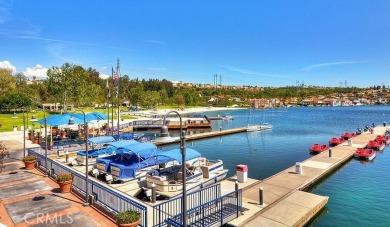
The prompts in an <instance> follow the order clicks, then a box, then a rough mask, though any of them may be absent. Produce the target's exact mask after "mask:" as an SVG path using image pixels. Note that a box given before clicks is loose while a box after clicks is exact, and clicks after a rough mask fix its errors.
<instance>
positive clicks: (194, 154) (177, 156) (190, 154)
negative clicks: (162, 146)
mask: <svg viewBox="0 0 390 227" xmlns="http://www.w3.org/2000/svg"><path fill="white" fill-rule="evenodd" d="M157 155H159V156H165V157H168V158H170V159H173V160H176V161H178V162H179V163H181V161H182V153H181V150H180V149H179V148H177V149H173V150H169V151H159V152H157ZM200 156H201V154H200V153H199V152H198V151H196V150H194V149H186V161H188V160H191V159H194V158H199V157H200Z"/></svg>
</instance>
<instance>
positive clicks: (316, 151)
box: [309, 143, 329, 154]
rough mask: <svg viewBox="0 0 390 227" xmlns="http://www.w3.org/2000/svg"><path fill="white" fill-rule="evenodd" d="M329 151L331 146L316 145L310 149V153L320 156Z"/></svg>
mask: <svg viewBox="0 0 390 227" xmlns="http://www.w3.org/2000/svg"><path fill="white" fill-rule="evenodd" d="M328 149H329V146H328V145H326V144H318V143H316V144H314V145H313V146H311V147H310V149H309V150H310V152H311V153H313V154H319V153H321V152H323V151H326V150H328Z"/></svg>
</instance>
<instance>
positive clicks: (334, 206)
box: [163, 106, 390, 226]
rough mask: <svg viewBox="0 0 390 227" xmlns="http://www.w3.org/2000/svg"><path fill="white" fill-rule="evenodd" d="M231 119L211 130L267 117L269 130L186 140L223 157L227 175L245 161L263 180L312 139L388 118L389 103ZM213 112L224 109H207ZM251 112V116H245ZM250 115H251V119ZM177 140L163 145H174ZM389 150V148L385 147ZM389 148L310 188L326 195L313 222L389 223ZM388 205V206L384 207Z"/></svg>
mask: <svg viewBox="0 0 390 227" xmlns="http://www.w3.org/2000/svg"><path fill="white" fill-rule="evenodd" d="M229 113H230V114H231V115H233V116H234V120H230V121H221V120H219V121H213V130H219V129H220V127H221V128H222V129H227V128H236V127H243V126H246V125H247V124H248V122H253V123H254V124H256V122H257V123H260V122H261V121H266V122H268V123H269V124H271V125H272V126H273V129H272V130H268V131H260V132H251V133H246V132H244V133H237V134H232V135H227V136H223V137H214V138H210V139H205V140H198V141H188V142H187V143H186V147H188V148H193V149H195V150H197V151H199V152H200V153H202V155H203V156H205V157H207V158H208V159H222V160H223V161H224V166H225V168H228V169H229V173H228V176H232V175H234V174H235V166H236V165H237V164H246V165H248V169H249V172H248V177H250V178H256V179H265V178H267V177H270V176H271V175H273V174H275V173H278V172H280V171H281V170H284V169H286V168H288V167H290V166H293V165H295V163H296V162H298V161H303V160H305V159H307V158H309V157H310V153H309V147H310V146H311V145H312V144H314V143H321V144H327V143H328V141H329V139H330V138H331V137H340V136H341V135H342V134H343V133H344V132H346V131H349V132H354V131H356V130H357V127H359V126H360V127H361V128H364V126H366V125H372V123H375V124H376V125H381V124H383V122H384V121H386V122H390V106H362V107H297V108H287V109H267V110H252V111H251V112H250V111H249V110H231V111H230V112H229ZM206 114H207V115H208V116H217V115H218V114H222V112H207V113H206ZM249 116H250V117H249ZM248 118H249V119H250V120H249V119H248ZM178 146H179V145H178V144H175V145H170V146H166V147H164V148H163V149H164V150H168V149H171V148H178ZM386 150H387V151H386ZM389 151H390V149H389V148H388V147H387V148H386V149H385V151H383V152H382V153H380V154H378V155H377V157H376V159H374V161H373V162H370V163H361V162H359V161H356V160H351V161H350V162H348V163H347V164H346V165H345V166H344V167H343V168H341V169H340V170H339V171H337V172H336V173H335V174H334V175H332V176H331V177H330V178H328V179H327V180H325V181H324V182H322V183H321V184H319V185H318V186H317V187H316V188H315V189H313V193H316V194H319V195H324V196H329V197H330V199H329V202H328V204H327V206H326V210H325V212H323V215H322V216H321V217H319V218H318V219H317V220H316V221H315V222H314V223H313V225H315V226H390V214H389V212H388V210H387V209H388V208H389V207H390V206H389V202H390V195H389V192H390V183H389V182H390V167H389V166H390V155H389V154H388V152H389ZM386 208H387V209H386Z"/></svg>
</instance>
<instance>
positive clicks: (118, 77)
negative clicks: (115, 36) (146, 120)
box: [116, 58, 120, 138]
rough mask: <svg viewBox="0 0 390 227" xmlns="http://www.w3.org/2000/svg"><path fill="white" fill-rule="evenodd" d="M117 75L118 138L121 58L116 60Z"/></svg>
mask: <svg viewBox="0 0 390 227" xmlns="http://www.w3.org/2000/svg"><path fill="white" fill-rule="evenodd" d="M116 76H117V82H116V97H117V101H118V103H117V104H118V124H117V128H118V138H119V120H120V119H119V118H120V102H119V81H120V67H119V58H118V60H117V62H116Z"/></svg>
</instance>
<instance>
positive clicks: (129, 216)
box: [115, 210, 141, 227]
mask: <svg viewBox="0 0 390 227" xmlns="http://www.w3.org/2000/svg"><path fill="white" fill-rule="evenodd" d="M115 220H116V223H117V224H118V226H122V227H125V226H127V227H135V226H138V223H139V222H140V220H141V214H140V213H139V212H138V211H135V210H126V211H124V212H121V213H119V214H117V215H116V216H115Z"/></svg>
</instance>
